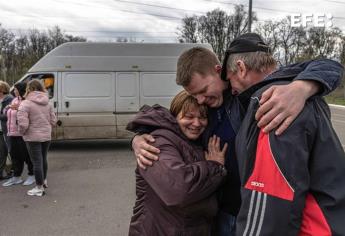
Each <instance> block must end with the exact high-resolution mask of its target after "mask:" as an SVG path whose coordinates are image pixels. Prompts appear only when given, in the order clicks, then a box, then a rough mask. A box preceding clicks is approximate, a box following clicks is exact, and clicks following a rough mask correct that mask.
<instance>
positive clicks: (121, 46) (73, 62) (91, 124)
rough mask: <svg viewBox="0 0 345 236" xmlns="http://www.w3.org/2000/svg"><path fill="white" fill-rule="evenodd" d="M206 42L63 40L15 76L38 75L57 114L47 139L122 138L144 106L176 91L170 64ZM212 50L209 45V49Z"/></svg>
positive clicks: (164, 100)
mask: <svg viewBox="0 0 345 236" xmlns="http://www.w3.org/2000/svg"><path fill="white" fill-rule="evenodd" d="M195 46H202V47H206V48H209V49H211V46H210V45H208V44H147V43H65V44H62V45H60V46H59V47H57V48H55V49H54V50H52V51H51V52H49V53H48V54H47V55H46V56H44V57H43V58H42V59H41V60H39V61H38V62H37V63H36V64H35V65H34V66H33V67H32V68H31V69H30V70H29V71H28V73H27V74H26V75H25V76H24V77H23V78H22V79H21V81H26V82H27V81H29V80H31V79H40V80H42V81H43V83H44V84H45V87H46V88H47V90H48V91H49V96H50V101H51V103H52V105H53V106H54V109H55V112H56V114H57V117H58V125H57V126H56V127H55V128H54V132H53V139H65V140H66V139H93V138H127V137H130V136H131V134H130V133H129V132H127V131H126V130H125V127H126V125H127V123H128V121H129V120H130V119H131V118H132V117H133V116H134V114H135V113H136V112H138V110H139V108H140V107H141V106H142V105H144V104H149V105H153V104H156V103H158V104H161V105H163V106H166V107H169V105H170V101H171V99H172V98H173V97H174V96H175V95H176V94H177V93H178V92H179V91H180V90H181V89H182V87H180V86H178V85H176V82H175V74H176V63H177V58H178V56H179V55H180V54H181V53H182V52H183V51H184V50H186V49H189V48H192V47H195ZM211 50H212V49H211Z"/></svg>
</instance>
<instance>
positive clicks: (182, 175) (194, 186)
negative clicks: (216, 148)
mask: <svg viewBox="0 0 345 236" xmlns="http://www.w3.org/2000/svg"><path fill="white" fill-rule="evenodd" d="M143 125H144V126H150V127H155V128H156V130H155V131H153V132H152V133H151V135H153V137H154V138H155V140H156V141H155V143H154V145H155V146H156V147H158V148H159V149H160V151H161V152H160V154H159V160H158V161H157V162H155V163H154V164H153V166H152V167H149V168H147V170H142V169H140V168H137V170H136V195H137V200H136V203H135V206H134V208H133V216H132V219H131V223H130V228H129V235H130V236H139V235H140V236H160V235H166V236H170V235H185V236H191V235H198V236H206V235H209V233H210V225H211V222H212V220H213V217H214V216H215V215H216V213H217V211H218V204H217V198H216V194H215V190H216V189H217V188H218V187H219V185H220V184H221V182H222V180H223V178H224V176H225V173H226V172H225V170H224V169H223V168H222V166H221V165H220V164H218V163H216V162H213V161H206V160H205V159H204V155H203V149H202V147H201V146H199V145H197V144H196V143H194V142H192V141H190V140H188V139H187V138H186V137H185V136H184V135H183V133H182V132H181V131H180V129H179V126H178V124H177V122H176V119H175V117H173V116H172V115H171V114H170V112H169V111H168V110H167V109H166V108H164V107H161V106H158V105H155V106H153V107H149V106H144V107H143V108H142V109H141V111H140V112H139V113H138V115H137V116H136V118H135V119H134V120H133V121H132V122H130V123H129V124H128V126H127V129H129V130H131V131H136V130H137V129H138V128H140V126H143Z"/></svg>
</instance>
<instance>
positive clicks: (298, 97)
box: [255, 80, 319, 135]
mask: <svg viewBox="0 0 345 236" xmlns="http://www.w3.org/2000/svg"><path fill="white" fill-rule="evenodd" d="M318 91H319V85H318V83H317V82H314V81H309V80H296V81H293V82H291V83H290V84H287V85H275V86H272V87H270V88H269V89H267V90H266V91H265V92H264V93H263V94H262V96H261V100H260V108H259V109H258V111H257V112H256V115H255V119H256V120H258V126H259V127H260V128H263V131H264V132H266V133H267V132H270V131H271V130H273V129H275V128H277V129H276V131H275V134H276V135H280V134H282V133H283V132H284V131H285V130H286V129H287V128H288V127H289V126H290V125H291V123H292V122H293V121H294V120H295V118H296V117H297V116H298V115H299V113H300V112H301V111H302V110H303V107H304V105H305V102H306V100H307V99H308V98H309V97H311V96H313V95H314V94H316V93H317V92H318Z"/></svg>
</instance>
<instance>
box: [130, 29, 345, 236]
mask: <svg viewBox="0 0 345 236" xmlns="http://www.w3.org/2000/svg"><path fill="white" fill-rule="evenodd" d="M256 36H257V37H256ZM239 38H241V37H239ZM242 39H243V37H242V38H241V43H238V39H236V40H234V42H233V44H232V46H231V47H230V50H229V51H228V55H229V53H232V52H241V53H242V52H244V51H246V52H248V51H250V52H255V53H256V52H263V53H266V54H268V55H270V53H269V47H267V46H266V44H265V43H264V42H263V41H262V40H261V38H260V37H259V36H258V35H256V34H249V35H248V34H247V35H244V39H245V40H242ZM251 61H252V62H251V64H253V65H254V66H255V65H256V64H259V65H260V64H264V65H267V66H268V67H269V68H270V69H272V70H274V69H275V65H276V62H275V60H274V59H273V58H272V56H271V55H270V56H269V57H267V58H265V59H264V60H259V59H257V58H255V57H253V58H251ZM273 62H274V63H273ZM291 68H293V71H295V73H296V74H298V76H287V78H288V79H289V80H290V81H291V80H293V81H294V82H292V83H290V84H288V85H283V86H275V87H271V88H270V89H268V90H267V91H266V92H265V93H264V94H263V96H262V97H261V100H260V103H262V106H261V107H260V108H259V109H258V112H257V117H258V118H260V121H259V122H258V125H259V126H260V127H263V128H264V130H265V131H266V132H268V131H270V130H272V129H274V128H276V127H278V126H279V127H278V128H277V129H276V131H275V132H276V133H277V134H281V133H282V132H283V131H284V129H286V128H287V127H288V126H289V124H291V122H292V121H293V120H294V119H295V117H296V116H297V115H298V113H299V112H300V111H301V110H302V108H303V106H304V103H305V101H306V99H307V98H308V97H310V96H312V95H314V94H315V93H317V92H319V91H322V93H323V94H327V93H329V92H330V90H332V89H334V88H336V86H337V84H338V82H339V81H340V78H341V75H342V72H343V68H342V66H341V65H340V64H338V63H336V62H334V61H330V60H318V61H310V62H306V63H302V64H297V65H293V66H291ZM221 71H222V67H221V66H220V63H219V60H218V59H217V57H216V55H215V54H214V53H213V52H211V51H209V50H207V49H205V48H199V47H197V48H193V49H190V50H188V51H186V52H184V53H183V54H182V55H181V56H180V57H179V60H178V64H177V75H176V82H177V84H180V85H182V86H183V87H184V88H185V89H186V90H187V91H188V92H189V93H190V94H192V95H194V97H195V98H197V100H198V102H199V103H204V104H207V105H208V106H209V107H210V112H209V126H208V128H207V129H206V131H205V132H204V135H203V143H204V144H206V143H207V141H208V138H209V137H210V136H211V135H213V134H215V135H217V136H219V137H220V138H221V140H222V142H223V143H224V142H227V143H228V144H229V147H230V148H229V149H228V152H227V154H226V162H225V167H226V168H227V170H228V178H227V180H226V182H225V183H224V185H223V186H222V187H221V189H220V190H219V198H220V212H219V216H218V218H217V221H216V231H217V232H216V233H214V234H215V235H234V229H235V216H236V215H237V214H238V212H239V209H240V205H241V199H240V179H239V169H238V166H237V161H236V158H235V148H234V141H235V136H236V133H237V132H238V130H239V127H240V125H241V122H242V116H241V114H243V110H242V108H243V107H242V106H241V103H240V102H238V99H234V96H233V94H238V91H237V90H234V89H231V88H230V86H229V81H228V80H227V79H226V76H223V80H221V76H220V73H221ZM296 74H295V75H296ZM223 75H226V74H223ZM262 79H263V78H262ZM230 81H231V80H230ZM231 82H232V81H231ZM246 82H247V81H244V83H246ZM317 82H318V83H317ZM232 93H233V94H232ZM143 133H145V129H144V127H143ZM153 142H154V140H153V138H152V137H151V136H149V135H146V134H145V135H141V136H139V135H137V136H136V137H135V138H134V139H133V143H132V147H133V150H134V152H135V155H136V157H137V160H138V165H139V166H141V167H143V168H146V166H150V165H152V160H158V156H159V150H158V149H156V148H155V147H154V146H152V145H154V143H153ZM149 143H151V144H152V145H149ZM205 147H207V145H206V146H205ZM240 171H241V169H240Z"/></svg>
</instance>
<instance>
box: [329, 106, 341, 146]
mask: <svg viewBox="0 0 345 236" xmlns="http://www.w3.org/2000/svg"><path fill="white" fill-rule="evenodd" d="M330 108H331V112H332V116H331V118H332V124H333V127H334V129H335V131H336V132H337V134H338V137H339V139H340V142H341V143H342V145H343V148H344V149H345V107H344V106H336V105H332V106H330Z"/></svg>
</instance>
